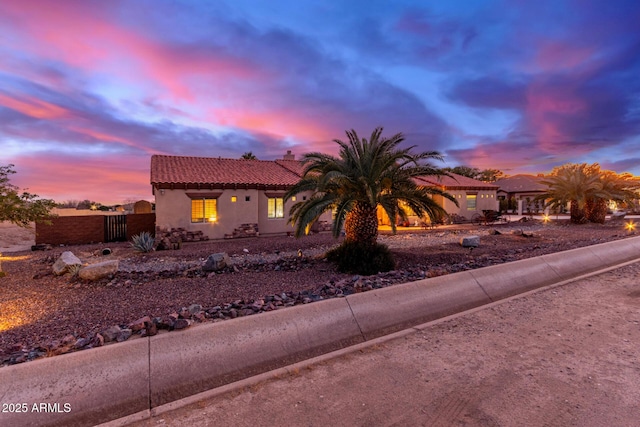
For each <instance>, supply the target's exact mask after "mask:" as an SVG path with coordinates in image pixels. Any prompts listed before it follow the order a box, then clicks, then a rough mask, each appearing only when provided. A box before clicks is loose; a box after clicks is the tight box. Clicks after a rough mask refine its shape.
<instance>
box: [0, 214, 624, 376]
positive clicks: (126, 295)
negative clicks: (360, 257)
mask: <svg viewBox="0 0 640 427" xmlns="http://www.w3.org/2000/svg"><path fill="white" fill-rule="evenodd" d="M1 230H2V233H1V234H0V236H1V237H0V251H2V252H3V256H2V269H3V270H4V272H5V273H6V276H5V277H3V278H1V279H0V284H1V285H2V289H3V291H2V294H1V296H0V309H1V312H2V323H0V363H1V364H2V365H3V366H6V365H11V364H15V363H22V362H27V361H29V360H34V359H37V358H41V357H48V356H54V355H57V354H62V353H67V352H71V351H77V350H82V349H87V348H93V347H97V346H102V345H110V344H112V343H115V342H119V341H124V340H127V339H135V338H136V337H139V336H145V335H154V334H157V333H165V332H168V331H170V330H179V329H184V328H189V327H196V326H197V324H199V323H202V322H218V321H224V320H228V319H232V318H235V317H239V316H246V315H253V314H259V313H260V312H263V311H271V310H277V309H284V308H286V307H288V306H292V305H296V304H307V303H312V302H314V301H318V300H322V299H326V298H333V297H340V296H344V295H348V294H351V293H355V292H365V291H367V290H370V289H374V288H379V287H384V286H391V285H393V284H397V283H404V282H408V281H413V280H419V279H424V278H428V277H434V276H438V275H443V274H449V273H453V272H457V271H463V270H469V269H474V268H481V267H485V266H489V265H494V264H499V263H504V262H510V261H515V260H519V259H524V258H528V257H533V256H539V255H543V254H549V253H555V252H560V251H564V250H568V249H573V248H577V247H582V246H588V245H593V244H598V243H603V242H607V241H612V240H617V239H623V238H625V237H629V236H633V235H635V232H631V231H629V230H626V229H625V227H624V223H622V222H618V221H608V222H607V223H605V224H603V225H600V224H583V225H571V224H569V223H568V221H565V220H558V221H554V222H553V223H550V224H544V223H542V222H541V221H535V220H534V221H528V222H524V223H523V222H512V223H507V224H498V225H494V226H474V225H471V224H462V225H450V226H441V227H439V228H435V229H429V230H423V229H420V228H417V227H416V228H406V229H403V228H401V229H400V230H399V232H398V234H396V235H392V234H391V233H390V232H388V231H381V234H380V237H379V241H380V242H381V243H384V244H386V245H388V246H389V248H390V249H391V251H392V253H393V255H394V257H395V259H396V269H395V270H393V271H390V272H386V273H380V274H378V275H374V276H357V275H349V274H343V273H338V272H337V271H336V270H335V268H334V266H333V265H332V264H329V263H328V262H327V261H326V260H324V259H323V257H322V255H323V254H324V253H325V252H326V250H327V249H329V248H331V247H333V246H335V245H337V244H338V243H339V240H336V239H334V238H333V237H332V236H331V235H330V234H328V233H320V234H314V235H310V236H306V237H303V238H301V239H295V238H293V237H287V236H269V237H254V238H245V239H234V240H224V241H207V242H197V243H185V244H184V245H182V248H181V249H177V250H165V251H155V252H150V253H140V252H136V251H134V250H133V248H132V247H131V245H130V244H129V243H125V242H123V243H110V244H92V245H78V246H66V247H54V248H52V249H50V250H46V251H31V250H30V244H32V240H33V230H29V229H20V228H17V227H14V226H9V225H8V224H2V229H1ZM472 235H476V236H479V237H480V242H481V243H480V246H479V247H476V248H465V247H462V246H461V245H460V240H461V238H462V237H467V236H472ZM27 248H29V249H27ZM105 249H108V250H105ZM16 250H17V251H16ZM65 251H70V252H72V253H73V254H74V255H76V256H77V257H78V258H79V259H80V260H81V261H82V263H83V264H96V263H100V262H104V261H117V264H118V268H117V272H116V273H115V274H111V275H110V276H108V277H105V278H102V279H99V280H94V281H88V280H82V279H79V278H78V277H77V276H73V275H71V274H70V273H67V274H64V275H60V276H56V275H54V274H53V272H52V266H53V264H54V263H55V261H56V260H58V258H60V255H61V254H62V253H63V252H65ZM216 253H226V254H227V255H228V259H227V261H228V265H227V266H224V267H222V268H220V269H218V271H208V270H209V269H208V268H206V267H205V263H206V260H207V258H208V257H209V256H210V255H212V254H216ZM576 309H579V308H576ZM172 333H179V331H178V332H172Z"/></svg>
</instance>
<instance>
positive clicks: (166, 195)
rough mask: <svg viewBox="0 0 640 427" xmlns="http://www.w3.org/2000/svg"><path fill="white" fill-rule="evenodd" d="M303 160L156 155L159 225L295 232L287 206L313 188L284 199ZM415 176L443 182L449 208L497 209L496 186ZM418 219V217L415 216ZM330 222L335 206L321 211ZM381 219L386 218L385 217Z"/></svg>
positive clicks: (220, 231) (468, 211)
mask: <svg viewBox="0 0 640 427" xmlns="http://www.w3.org/2000/svg"><path fill="white" fill-rule="evenodd" d="M303 170H304V167H303V164H302V162H300V161H297V160H295V157H294V156H293V155H292V154H291V152H287V154H286V155H285V156H284V158H283V159H278V160H269V161H267V160H245V159H225V158H220V157H218V158H212V157H184V156H165V155H154V156H152V157H151V185H152V187H153V194H154V195H155V198H156V226H157V228H159V229H161V230H172V229H178V228H181V229H184V230H187V231H191V232H199V231H201V232H202V234H203V235H205V236H207V237H208V238H210V239H221V238H224V237H225V236H229V235H231V233H232V232H233V231H234V230H235V229H237V228H239V227H241V226H242V225H243V224H256V225H257V228H258V230H259V233H260V234H261V235H264V234H282V233H287V232H292V231H293V227H292V226H291V225H290V224H288V219H289V215H288V214H289V209H290V208H291V206H292V205H293V204H294V203H296V202H297V201H301V200H305V199H306V198H307V197H310V196H311V193H309V194H304V193H302V194H299V195H298V196H297V200H288V201H287V202H284V195H285V193H286V191H287V190H288V189H289V188H291V186H293V185H294V184H295V183H297V182H298V181H299V180H300V178H301V176H302V173H303ZM417 182H418V183H419V184H421V185H425V186H439V187H441V188H442V189H443V190H445V191H447V192H448V193H450V194H452V195H453V196H454V197H455V198H456V200H457V201H458V203H459V206H456V205H455V204H454V203H453V202H451V201H450V200H447V199H444V198H442V197H438V196H436V197H435V198H434V199H435V200H436V201H437V202H438V203H439V204H440V205H441V206H443V207H444V209H445V210H446V211H447V212H448V213H449V214H457V215H460V216H462V217H465V218H471V216H472V215H473V214H475V213H477V212H482V210H485V209H491V210H497V199H496V190H497V188H498V187H496V186H495V185H492V184H488V183H485V182H482V181H478V180H475V179H471V178H467V177H464V176H460V175H455V174H451V177H447V176H443V177H436V176H424V177H420V178H417ZM416 220H418V218H416ZM320 221H325V222H327V223H331V221H332V218H331V212H327V213H325V214H323V216H322V217H320ZM380 222H381V223H382V224H384V223H385V222H386V223H387V224H388V219H386V221H385V220H384V219H381V221H380Z"/></svg>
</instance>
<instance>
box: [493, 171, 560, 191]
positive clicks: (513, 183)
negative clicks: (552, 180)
mask: <svg viewBox="0 0 640 427" xmlns="http://www.w3.org/2000/svg"><path fill="white" fill-rule="evenodd" d="M542 179H544V178H542V177H537V176H533V175H524V174H520V175H513V176H510V177H508V178H502V179H499V180H497V181H496V182H495V184H496V185H497V186H498V187H500V190H502V191H504V192H507V193H522V192H535V191H540V192H543V191H547V190H548V187H547V186H546V185H544V184H541V183H540V180H542Z"/></svg>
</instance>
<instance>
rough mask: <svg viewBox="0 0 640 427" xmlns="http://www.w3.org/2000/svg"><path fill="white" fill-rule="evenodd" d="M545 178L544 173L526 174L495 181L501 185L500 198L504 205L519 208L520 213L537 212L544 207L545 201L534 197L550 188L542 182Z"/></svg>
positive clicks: (514, 208)
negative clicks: (536, 199) (536, 174)
mask: <svg viewBox="0 0 640 427" xmlns="http://www.w3.org/2000/svg"><path fill="white" fill-rule="evenodd" d="M543 179H544V176H543V175H538V176H534V175H525V174H520V175H513V176H510V177H508V178H502V179H499V180H497V181H496V182H494V184H495V185H497V186H498V187H499V189H498V200H504V201H505V202H504V203H503V207H504V208H505V209H509V210H513V211H516V210H517V212H518V214H519V215H522V214H524V213H537V212H539V211H541V210H542V209H544V207H543V205H544V203H543V202H542V201H537V202H536V201H535V200H534V199H535V198H536V197H537V196H539V195H540V194H543V193H545V192H546V191H547V190H548V187H547V186H546V185H545V184H542V183H541V182H540V181H541V180H543Z"/></svg>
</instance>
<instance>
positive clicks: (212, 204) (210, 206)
mask: <svg viewBox="0 0 640 427" xmlns="http://www.w3.org/2000/svg"><path fill="white" fill-rule="evenodd" d="M217 220H218V204H217V200H216V199H191V222H216V221H217Z"/></svg>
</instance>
